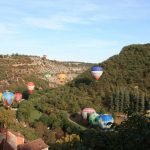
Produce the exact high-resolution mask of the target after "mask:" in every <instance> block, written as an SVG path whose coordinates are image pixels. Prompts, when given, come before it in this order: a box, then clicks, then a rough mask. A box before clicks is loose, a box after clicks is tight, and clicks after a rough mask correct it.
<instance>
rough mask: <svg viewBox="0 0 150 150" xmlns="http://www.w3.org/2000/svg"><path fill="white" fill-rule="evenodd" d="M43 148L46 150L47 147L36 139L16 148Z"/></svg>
mask: <svg viewBox="0 0 150 150" xmlns="http://www.w3.org/2000/svg"><path fill="white" fill-rule="evenodd" d="M44 148H48V145H46V144H45V143H44V141H43V140H42V139H37V140H34V141H31V142H29V143H26V144H21V145H19V146H18V150H42V149H44Z"/></svg>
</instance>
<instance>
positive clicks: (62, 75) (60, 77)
mask: <svg viewBox="0 0 150 150" xmlns="http://www.w3.org/2000/svg"><path fill="white" fill-rule="evenodd" d="M57 78H58V80H59V83H64V82H65V81H66V80H67V75H66V74H65V73H60V74H58V75H57Z"/></svg>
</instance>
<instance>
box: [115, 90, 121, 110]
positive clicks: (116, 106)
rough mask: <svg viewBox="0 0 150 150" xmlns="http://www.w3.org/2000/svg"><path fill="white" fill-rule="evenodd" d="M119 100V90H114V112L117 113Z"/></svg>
mask: <svg viewBox="0 0 150 150" xmlns="http://www.w3.org/2000/svg"><path fill="white" fill-rule="evenodd" d="M119 99H120V91H119V89H116V93H115V96H114V106H115V111H116V112H119Z"/></svg>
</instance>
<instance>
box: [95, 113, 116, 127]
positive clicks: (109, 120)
mask: <svg viewBox="0 0 150 150" xmlns="http://www.w3.org/2000/svg"><path fill="white" fill-rule="evenodd" d="M97 120H98V124H99V126H100V127H101V128H102V129H109V128H110V127H111V126H112V124H113V123H114V119H113V117H112V115H111V114H100V115H99V117H98V118H97Z"/></svg>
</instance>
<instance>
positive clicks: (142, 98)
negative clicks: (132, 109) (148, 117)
mask: <svg viewBox="0 0 150 150" xmlns="http://www.w3.org/2000/svg"><path fill="white" fill-rule="evenodd" d="M139 106H140V109H139V111H140V112H143V111H144V110H145V96H144V94H143V93H140V96H139Z"/></svg>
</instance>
